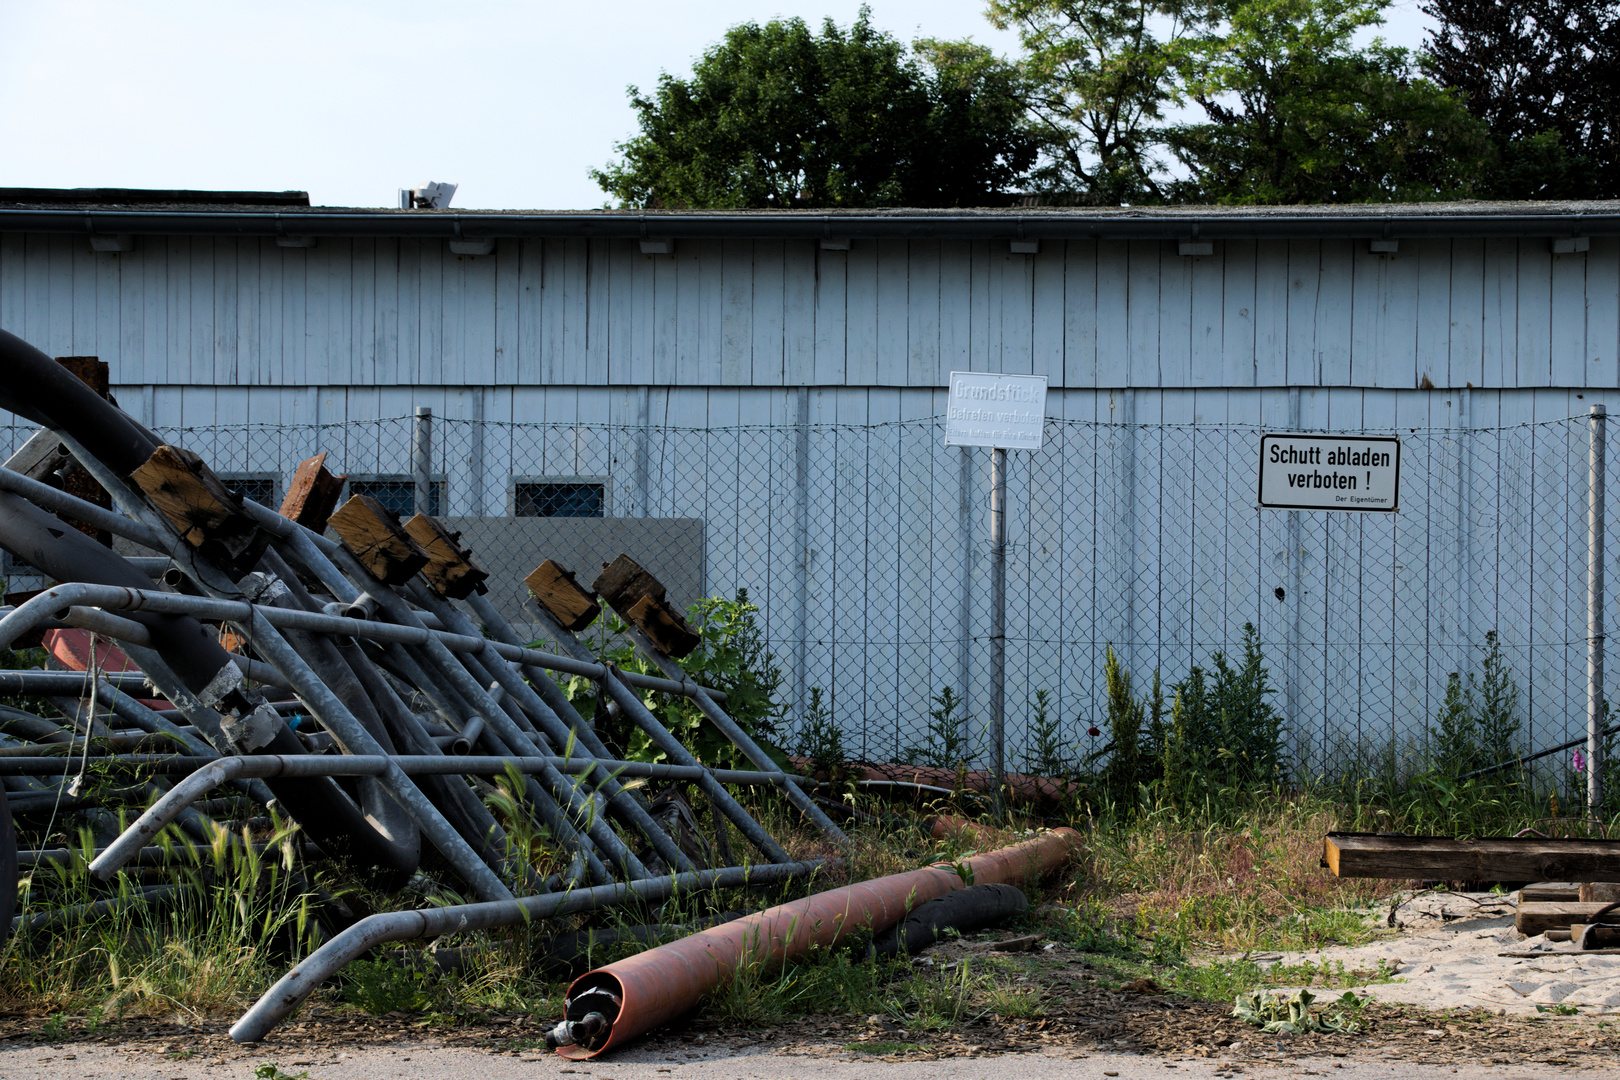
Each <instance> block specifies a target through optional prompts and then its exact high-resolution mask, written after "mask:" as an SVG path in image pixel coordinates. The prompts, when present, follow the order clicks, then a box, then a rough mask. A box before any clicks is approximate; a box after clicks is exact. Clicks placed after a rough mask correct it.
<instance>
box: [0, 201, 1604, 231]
mask: <svg viewBox="0 0 1620 1080" xmlns="http://www.w3.org/2000/svg"><path fill="white" fill-rule="evenodd" d="M1509 207H1512V208H1511V209H1509ZM0 232H8V233H82V234H98V235H109V234H112V235H116V234H125V233H127V234H145V235H208V236H351V237H401V238H413V237H414V238H423V239H431V238H443V239H457V238H467V239H482V238H488V237H493V238H497V239H504V238H527V237H536V238H541V237H555V238H568V237H584V238H596V237H600V238H616V239H646V238H651V237H658V238H664V237H670V238H675V239H818V238H832V237H841V238H842V237H848V238H852V239H929V240H945V239H951V240H1017V239H1042V240H1087V239H1090V240H1186V239H1201V240H1264V239H1384V238H1388V239H1408V238H1410V239H1417V238H1422V237H1543V236H1615V235H1620V202H1617V203H1590V204H1522V207H1521V206H1513V205H1512V204H1508V205H1507V206H1504V204H1490V206H1489V208H1488V209H1487V208H1480V209H1469V208H1458V209H1454V210H1452V209H1448V210H1438V209H1434V210H1430V209H1424V208H1420V207H1399V208H1383V209H1370V208H1368V209H1363V208H1359V207H1358V208H1342V209H1341V208H1330V209H1329V210H1324V211H1317V212H1306V211H1300V210H1298V209H1296V208H1265V209H1244V210H1235V209H1234V210H1217V209H1208V210H1204V209H1200V210H1196V211H1176V210H1139V211H1130V210H1115V211H1101V212H1096V211H1092V212H1075V211H1026V212H1021V213H1018V212H1009V211H866V212H860V211H852V212H841V213H815V212H806V211H787V212H778V211H730V212H713V213H699V212H692V213H685V212H660V213H646V214H641V213H633V212H615V211H583V212H538V213H530V212H509V211H486V212H479V211H387V210H348V209H342V210H326V209H321V208H312V209H310V210H307V211H299V210H284V211H264V210H223V211H202V210H192V209H167V208H165V209H125V208H119V207H106V208H75V209H43V208H29V207H0Z"/></svg>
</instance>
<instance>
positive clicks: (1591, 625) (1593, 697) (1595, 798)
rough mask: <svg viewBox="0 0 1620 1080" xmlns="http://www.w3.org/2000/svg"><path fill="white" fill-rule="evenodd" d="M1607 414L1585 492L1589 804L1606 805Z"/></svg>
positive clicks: (1596, 415) (1590, 451)
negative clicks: (1604, 633)
mask: <svg viewBox="0 0 1620 1080" xmlns="http://www.w3.org/2000/svg"><path fill="white" fill-rule="evenodd" d="M1607 427H1608V411H1607V410H1606V409H1605V408H1604V407H1603V406H1602V405H1593V406H1592V413H1591V426H1590V428H1589V429H1588V432H1587V463H1588V468H1589V470H1590V475H1589V477H1588V481H1587V489H1586V500H1587V501H1586V803H1587V809H1588V811H1589V812H1591V813H1593V814H1596V813H1597V812H1598V811H1599V809H1600V808H1601V807H1602V805H1603V471H1604V460H1603V459H1604V456H1605V455H1604V435H1605V434H1606V432H1605V429H1606V428H1607Z"/></svg>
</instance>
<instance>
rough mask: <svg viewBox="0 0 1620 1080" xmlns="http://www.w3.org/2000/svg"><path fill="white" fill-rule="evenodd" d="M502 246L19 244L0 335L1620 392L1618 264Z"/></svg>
mask: <svg viewBox="0 0 1620 1080" xmlns="http://www.w3.org/2000/svg"><path fill="white" fill-rule="evenodd" d="M1214 247H1215V251H1214V254H1213V255H1211V256H1207V257H1196V258H1191V257H1184V256H1182V255H1179V254H1177V248H1176V245H1175V244H1174V243H1166V242H1159V241H1068V242H1047V243H1045V244H1043V245H1042V249H1041V251H1040V253H1039V254H1036V255H1014V254H1011V253H1009V252H1008V251H1007V250H1005V249H1006V245H1005V244H998V243H995V242H991V241H909V242H908V241H881V242H865V243H862V242H857V243H856V244H855V245H854V246H853V248H852V249H851V250H849V251H822V250H819V249H818V247H817V246H816V245H815V244H814V243H812V242H809V241H781V240H757V241H746V240H733V241H724V242H722V241H683V242H681V243H679V244H678V245H677V246H676V250H675V253H674V254H673V255H669V256H651V255H642V254H640V252H639V250H638V249H637V246H636V245H635V244H634V243H633V242H628V241H608V240H598V241H586V240H566V241H564V240H547V241H540V240H530V241H522V242H519V241H505V242H502V243H501V244H499V245H498V246H497V248H496V251H495V253H494V254H493V255H489V256H456V255H452V254H450V253H449V252H448V250H447V249H446V248H445V246H444V245H443V244H442V243H439V242H429V241H410V240H405V241H400V240H349V239H323V240H321V241H320V243H319V245H318V246H316V247H314V248H307V249H305V248H280V247H277V246H276V245H275V243H274V241H273V240H270V239H257V238H241V239H238V238H213V237H195V238H191V237H175V238H167V239H165V238H162V237H143V238H140V239H139V240H138V241H137V246H136V249H135V250H134V251H132V252H128V253H125V254H108V253H101V254H96V253H92V252H90V251H89V250H88V248H87V245H86V244H85V242H84V240H83V239H82V238H80V237H72V236H63V235H57V236H44V235H28V236H24V235H16V234H8V235H5V236H3V237H0V325H4V326H6V327H7V328H8V329H10V330H11V331H12V332H13V333H17V334H20V335H21V336H22V337H24V338H26V339H27V340H29V341H31V342H33V343H35V344H37V345H38V346H39V347H41V348H43V349H45V350H46V351H47V352H51V353H54V354H59V355H69V354H74V355H98V356H100V357H101V358H102V359H103V360H106V361H107V362H109V363H110V364H112V366H113V377H114V380H115V382H117V383H119V384H121V385H125V386H151V387H187V386H222V387H247V386H252V387H307V386H358V387H376V388H388V387H400V388H414V387H419V386H510V387H521V386H578V387H611V386H685V387H690V386H707V387H773V386H854V387H867V386H871V387H884V388H893V389H902V388H923V387H936V386H940V385H943V383H944V382H945V379H946V375H947V373H948V372H950V371H951V370H953V369H960V368H968V367H971V368H974V369H978V370H988V371H1007V372H1018V373H1032V374H1040V375H1046V376H1047V377H1048V378H1049V379H1050V380H1051V381H1052V385H1053V386H1055V387H1070V388H1086V389H1089V388H1097V387H1104V388H1116V387H1133V388H1139V389H1149V388H1165V389H1172V388H1174V389H1200V388H1215V387H1278V386H1307V387H1361V388H1367V389H1397V390H1398V389H1412V388H1415V387H1417V386H1419V385H1421V384H1422V383H1423V381H1424V380H1425V379H1427V380H1428V382H1429V383H1430V384H1432V385H1434V386H1437V387H1442V388H1448V387H1464V386H1468V385H1472V386H1474V387H1480V388H1491V389H1496V388H1502V387H1524V388H1532V387H1537V388H1539V387H1583V388H1584V387H1594V388H1595V387H1612V386H1615V385H1616V383H1617V379H1620V365H1617V354H1620V238H1614V237H1596V238H1593V239H1592V241H1591V250H1590V251H1588V252H1582V253H1575V254H1570V255H1553V254H1551V253H1550V250H1549V245H1548V242H1547V240H1546V239H1545V238H1533V239H1523V240H1479V239H1457V240H1421V241H1408V242H1406V243H1403V244H1402V246H1401V250H1400V251H1399V252H1398V253H1396V254H1393V255H1383V254H1373V253H1371V252H1369V251H1368V250H1367V244H1366V243H1365V242H1364V241H1350V240H1324V241H1287V242H1284V241H1217V242H1216V243H1215V245H1214Z"/></svg>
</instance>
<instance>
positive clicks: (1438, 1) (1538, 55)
mask: <svg viewBox="0 0 1620 1080" xmlns="http://www.w3.org/2000/svg"><path fill="white" fill-rule="evenodd" d="M1421 7H1422V10H1423V12H1424V14H1426V15H1428V16H1429V17H1430V18H1432V19H1434V20H1435V22H1436V23H1438V26H1437V28H1436V29H1435V30H1433V31H1431V32H1430V34H1429V37H1428V40H1427V41H1425V42H1424V56H1423V66H1424V69H1425V70H1426V71H1427V72H1428V74H1429V75H1430V76H1431V77H1433V78H1434V79H1435V80H1436V81H1437V82H1439V83H1440V84H1441V85H1443V86H1446V87H1449V88H1452V89H1454V90H1456V91H1457V92H1458V93H1459V94H1461V95H1462V96H1463V98H1464V100H1465V101H1466V102H1467V103H1468V109H1469V111H1470V112H1471V113H1473V114H1474V115H1475V116H1477V117H1479V118H1480V119H1481V120H1482V121H1483V122H1484V123H1485V125H1486V126H1487V127H1488V128H1489V129H1490V133H1491V139H1492V141H1493V143H1494V144H1495V152H1496V162H1495V163H1494V165H1493V167H1492V168H1491V170H1490V172H1489V174H1488V175H1487V177H1486V178H1485V181H1484V185H1483V186H1484V188H1485V191H1484V193H1485V194H1489V195H1492V196H1495V197H1499V198H1509V199H1560V198H1562V199H1580V198H1588V199H1589V198H1602V199H1612V198H1615V197H1617V196H1620V0H1598V2H1592V0H1427V2H1426V3H1424V4H1422V5H1421Z"/></svg>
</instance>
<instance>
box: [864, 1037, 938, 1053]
mask: <svg viewBox="0 0 1620 1080" xmlns="http://www.w3.org/2000/svg"><path fill="white" fill-rule="evenodd" d="M844 1049H845V1050H849V1051H851V1052H852V1053H856V1054H920V1053H922V1052H923V1051H924V1050H927V1049H928V1047H926V1046H924V1045H923V1044H922V1043H911V1042H884V1041H882V1040H873V1041H872V1042H852V1043H845V1044H844Z"/></svg>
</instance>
